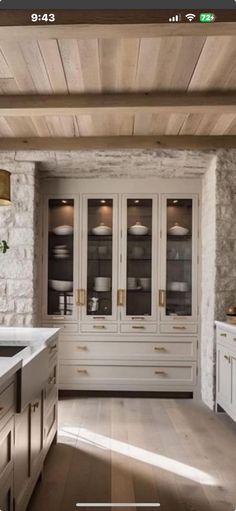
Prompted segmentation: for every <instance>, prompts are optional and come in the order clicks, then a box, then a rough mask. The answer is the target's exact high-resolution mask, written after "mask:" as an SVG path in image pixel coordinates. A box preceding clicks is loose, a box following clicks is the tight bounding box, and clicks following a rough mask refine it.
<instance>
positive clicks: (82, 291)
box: [75, 289, 85, 305]
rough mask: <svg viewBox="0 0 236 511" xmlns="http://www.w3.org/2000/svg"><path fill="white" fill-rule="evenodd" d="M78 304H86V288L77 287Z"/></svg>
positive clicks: (76, 301)
mask: <svg viewBox="0 0 236 511" xmlns="http://www.w3.org/2000/svg"><path fill="white" fill-rule="evenodd" d="M75 303H76V305H85V289H76V300H75Z"/></svg>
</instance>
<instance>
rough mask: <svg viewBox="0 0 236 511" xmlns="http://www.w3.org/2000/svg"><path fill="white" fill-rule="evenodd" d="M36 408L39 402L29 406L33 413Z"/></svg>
mask: <svg viewBox="0 0 236 511" xmlns="http://www.w3.org/2000/svg"><path fill="white" fill-rule="evenodd" d="M38 407H39V402H38V401H36V403H34V404H32V405H31V408H32V411H33V412H35V410H36V408H38Z"/></svg>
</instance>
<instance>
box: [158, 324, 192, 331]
mask: <svg viewBox="0 0 236 511" xmlns="http://www.w3.org/2000/svg"><path fill="white" fill-rule="evenodd" d="M196 332H197V325H192V324H190V325H187V324H186V323H179V324H177V325H176V324H174V325H173V324H165V325H164V324H162V325H160V333H161V334H170V333H172V334H173V333H175V334H185V333H186V334H194V333H196Z"/></svg>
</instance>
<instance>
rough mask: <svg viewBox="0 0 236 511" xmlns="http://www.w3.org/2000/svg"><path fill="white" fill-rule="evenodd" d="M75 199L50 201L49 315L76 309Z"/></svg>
mask: <svg viewBox="0 0 236 511" xmlns="http://www.w3.org/2000/svg"><path fill="white" fill-rule="evenodd" d="M73 262H74V199H67V198H65V199H49V201H48V261H47V263H48V273H47V275H48V282H47V315H49V316H60V317H62V316H63V317H65V318H67V317H68V319H70V318H71V316H72V315H73V312H74V295H73V292H74V268H73Z"/></svg>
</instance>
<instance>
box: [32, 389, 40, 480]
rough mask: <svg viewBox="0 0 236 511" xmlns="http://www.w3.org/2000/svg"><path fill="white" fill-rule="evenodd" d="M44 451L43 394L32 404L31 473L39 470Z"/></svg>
mask: <svg viewBox="0 0 236 511" xmlns="http://www.w3.org/2000/svg"><path fill="white" fill-rule="evenodd" d="M42 449H43V392H40V393H39V395H38V396H36V398H35V399H34V400H33V401H32V402H31V404H30V473H31V474H32V473H33V472H34V470H35V469H37V463H38V461H40V458H41V453H42Z"/></svg>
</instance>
